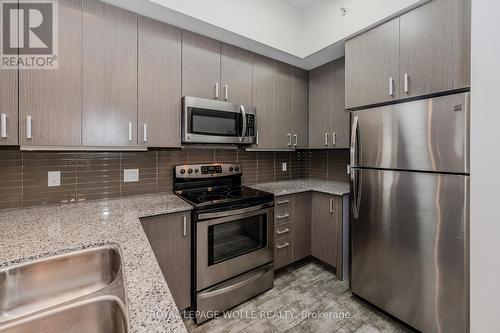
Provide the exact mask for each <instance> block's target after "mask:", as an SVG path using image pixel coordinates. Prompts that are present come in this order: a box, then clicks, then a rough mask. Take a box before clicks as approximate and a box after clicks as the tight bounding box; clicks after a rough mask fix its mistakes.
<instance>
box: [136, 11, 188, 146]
mask: <svg viewBox="0 0 500 333" xmlns="http://www.w3.org/2000/svg"><path fill="white" fill-rule="evenodd" d="M138 54H139V64H138V88H139V91H138V119H139V143H140V144H141V145H145V146H150V147H180V145H181V134H180V126H181V118H180V115H181V30H180V29H178V28H175V27H173V26H171V25H168V24H165V23H162V22H158V21H154V20H151V19H149V18H146V17H143V16H141V17H139V50H138Z"/></svg>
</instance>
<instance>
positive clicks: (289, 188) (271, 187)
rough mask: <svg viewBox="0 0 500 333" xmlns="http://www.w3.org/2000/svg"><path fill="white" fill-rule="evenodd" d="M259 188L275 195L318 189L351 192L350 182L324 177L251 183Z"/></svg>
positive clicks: (328, 191)
mask: <svg viewBox="0 0 500 333" xmlns="http://www.w3.org/2000/svg"><path fill="white" fill-rule="evenodd" d="M250 187H253V188H255V189H257V190H262V191H266V192H270V193H273V194H274V195H275V196H280V195H287V194H294V193H300V192H307V191H316V192H322V193H326V194H333V195H344V194H348V193H349V183H344V182H336V181H328V180H323V179H315V178H311V179H297V180H290V181H282V182H272V183H261V184H255V185H250Z"/></svg>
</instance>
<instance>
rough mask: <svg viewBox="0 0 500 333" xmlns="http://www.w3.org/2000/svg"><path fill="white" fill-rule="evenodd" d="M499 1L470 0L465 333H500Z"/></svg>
mask: <svg viewBox="0 0 500 333" xmlns="http://www.w3.org/2000/svg"><path fill="white" fill-rule="evenodd" d="M499 13H500V1H492V0H472V83H471V92H472V93H471V96H472V104H471V222H470V225H471V228H470V229H471V237H470V249H471V251H470V262H471V267H470V271H471V274H470V277H471V281H470V285H471V289H470V294H471V302H470V305H471V332H472V333H483V332H499V331H500V305H499V302H500V260H499V255H500V208H499V207H500V193H499V190H500V148H499V147H500V99H499V93H498V92H499V88H500V84H499V78H500V38H499V37H498V33H499V31H500V19H499Z"/></svg>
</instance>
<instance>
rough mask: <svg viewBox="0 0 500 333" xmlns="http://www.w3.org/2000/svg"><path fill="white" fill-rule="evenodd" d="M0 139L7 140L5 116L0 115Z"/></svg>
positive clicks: (3, 114) (4, 114)
mask: <svg viewBox="0 0 500 333" xmlns="http://www.w3.org/2000/svg"><path fill="white" fill-rule="evenodd" d="M0 138H7V114H6V113H2V114H1V115H0Z"/></svg>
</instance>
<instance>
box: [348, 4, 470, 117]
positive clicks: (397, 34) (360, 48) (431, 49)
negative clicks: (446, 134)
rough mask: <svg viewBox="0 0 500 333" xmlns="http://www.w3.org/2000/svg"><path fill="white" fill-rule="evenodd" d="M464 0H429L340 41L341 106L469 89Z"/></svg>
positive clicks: (467, 17)
mask: <svg viewBox="0 0 500 333" xmlns="http://www.w3.org/2000/svg"><path fill="white" fill-rule="evenodd" d="M470 6H471V4H470V0H433V1H430V2H429V3H426V4H424V5H422V6H420V7H417V8H415V9H413V10H412V11H410V12H408V13H405V14H403V15H401V16H400V17H397V18H395V19H393V20H391V21H389V22H387V23H384V24H382V25H379V26H378V27H375V28H373V29H371V30H369V31H367V32H365V33H362V34H360V35H358V36H355V37H353V38H352V39H349V40H347V41H346V45H345V58H346V84H345V89H346V104H345V105H346V108H347V109H356V108H361V107H366V106H370V105H374V104H380V103H386V102H390V101H393V100H399V99H405V98H413V97H417V96H425V95H431V94H436V93H442V92H447V91H453V90H459V89H465V88H468V87H470Z"/></svg>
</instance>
